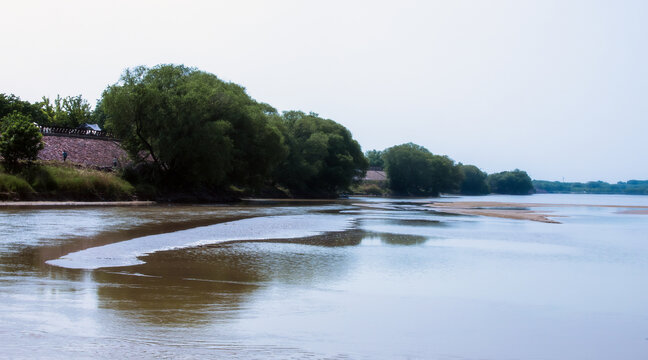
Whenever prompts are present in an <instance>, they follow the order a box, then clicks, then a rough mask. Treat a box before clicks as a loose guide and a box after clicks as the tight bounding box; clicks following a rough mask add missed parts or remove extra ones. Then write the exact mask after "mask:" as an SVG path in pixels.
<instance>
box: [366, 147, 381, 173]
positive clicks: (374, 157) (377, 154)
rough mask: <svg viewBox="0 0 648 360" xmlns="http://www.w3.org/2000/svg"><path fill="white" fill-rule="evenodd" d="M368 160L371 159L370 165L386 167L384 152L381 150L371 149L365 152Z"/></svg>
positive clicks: (379, 167) (378, 167)
mask: <svg viewBox="0 0 648 360" xmlns="http://www.w3.org/2000/svg"><path fill="white" fill-rule="evenodd" d="M365 156H366V157H367V161H369V167H372V168H377V169H383V168H384V167H385V161H384V160H383V157H382V156H383V152H382V151H380V150H369V151H367V152H366V153H365Z"/></svg>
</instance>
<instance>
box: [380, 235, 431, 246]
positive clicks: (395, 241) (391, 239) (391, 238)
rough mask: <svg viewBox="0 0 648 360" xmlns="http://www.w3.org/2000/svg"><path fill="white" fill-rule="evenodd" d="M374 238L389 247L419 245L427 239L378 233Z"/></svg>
mask: <svg viewBox="0 0 648 360" xmlns="http://www.w3.org/2000/svg"><path fill="white" fill-rule="evenodd" d="M375 236H377V237H378V238H380V241H382V242H383V243H385V244H390V245H421V244H423V243H425V242H426V241H428V239H429V238H428V237H427V236H418V235H403V234H387V233H378V234H375Z"/></svg>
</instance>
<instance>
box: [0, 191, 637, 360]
mask: <svg viewBox="0 0 648 360" xmlns="http://www.w3.org/2000/svg"><path fill="white" fill-rule="evenodd" d="M517 199H518V198H507V199H503V201H507V202H511V201H515V200H517ZM582 199H583V198H574V197H569V196H566V197H563V198H560V199H556V198H551V199H550V200H551V201H545V202H549V203H561V204H565V203H570V202H571V203H579V204H580V203H582V201H581V200H582ZM601 199H603V198H597V199H594V200H596V201H602V200H601ZM624 199H626V200H624ZM497 200H500V199H499V198H498V199H497ZM542 200H543V198H542V197H541V196H540V195H537V196H534V197H531V199H530V198H529V197H524V198H521V201H520V200H518V201H520V202H531V201H533V202H542ZM608 200H609V199H608ZM612 200H614V202H615V203H620V202H621V204H619V205H626V204H627V205H642V201H643V202H644V203H645V202H646V200H644V198H642V197H627V198H621V199H616V198H615V199H612ZM612 200H610V201H612ZM624 201H625V202H626V203H623V202H624ZM422 203H425V201H416V202H413V201H409V200H403V201H398V200H391V201H387V200H384V199H383V200H376V199H371V200H366V199H352V200H351V201H348V202H340V203H318V204H308V203H305V204H298V205H290V204H271V205H269V204H265V205H264V204H255V205H245V206H151V207H137V208H128V207H123V208H90V209H88V208H85V209H22V210H1V211H0V234H1V235H0V236H2V239H1V240H0V314H1V315H0V320H1V321H0V337H1V339H2V351H3V356H6V357H9V358H33V357H41V358H70V357H75V358H108V357H110V358H141V357H145V358H204V357H216V358H240V359H267V358H271V359H272V358H276V359H284V358H340V359H346V358H352V359H356V358H358V359H376V358H378V359H381V358H384V359H392V358H403V359H405V358H411V359H417V358H422V359H510V358H516V359H611V358H619V359H621V358H622V359H645V358H647V357H648V290H647V289H648V286H646V285H647V284H648V283H646V279H647V278H648V218H647V217H646V215H641V214H627V213H623V212H622V210H623V209H618V208H601V207H583V206H578V207H560V208H555V209H551V208H549V209H543V210H548V211H553V212H554V213H555V214H557V215H562V216H563V217H561V218H560V219H561V222H562V224H544V223H536V222H530V221H521V220H510V219H501V218H485V217H476V216H457V215H447V214H442V213H438V212H435V211H432V210H430V209H429V208H427V207H424V206H421V204H422ZM97 249H100V250H101V251H98V250H97ZM74 254H76V255H74ZM133 258H135V259H136V264H133V265H129V264H130V263H128V262H127V263H124V262H119V261H114V260H115V259H130V260H132V259H133ZM65 259H67V260H65ZM130 260H129V261H130ZM120 261H121V260H120ZM52 264H53V265H52ZM124 265H128V266H124ZM66 266H67V267H66Z"/></svg>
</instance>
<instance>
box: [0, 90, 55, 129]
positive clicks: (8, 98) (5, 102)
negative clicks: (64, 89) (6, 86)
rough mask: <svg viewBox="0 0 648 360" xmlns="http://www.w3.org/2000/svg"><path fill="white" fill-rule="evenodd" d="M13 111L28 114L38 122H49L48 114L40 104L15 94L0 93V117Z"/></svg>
mask: <svg viewBox="0 0 648 360" xmlns="http://www.w3.org/2000/svg"><path fill="white" fill-rule="evenodd" d="M13 113H18V114H21V115H25V116H28V117H30V118H31V119H32V120H33V121H35V122H36V123H38V124H44V123H46V122H47V119H46V116H45V114H44V113H43V112H42V111H41V110H40V106H39V105H38V104H31V103H29V102H28V101H22V100H20V98H19V97H17V96H15V95H13V94H11V95H6V94H0V119H2V118H3V117H5V116H7V115H10V114H13Z"/></svg>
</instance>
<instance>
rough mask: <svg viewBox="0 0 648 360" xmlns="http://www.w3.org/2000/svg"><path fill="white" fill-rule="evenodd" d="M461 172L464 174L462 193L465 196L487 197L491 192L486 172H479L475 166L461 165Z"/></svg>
mask: <svg viewBox="0 0 648 360" xmlns="http://www.w3.org/2000/svg"><path fill="white" fill-rule="evenodd" d="M458 166H459V170H460V171H461V173H462V174H463V181H462V182H461V188H460V190H459V191H460V193H461V194H464V195H485V194H488V193H489V192H490V189H489V188H488V183H487V182H486V177H487V176H488V175H487V174H486V173H485V172H483V171H481V170H479V168H478V167H477V166H475V165H463V164H461V163H459V165H458Z"/></svg>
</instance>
